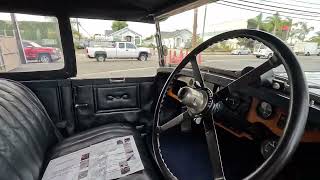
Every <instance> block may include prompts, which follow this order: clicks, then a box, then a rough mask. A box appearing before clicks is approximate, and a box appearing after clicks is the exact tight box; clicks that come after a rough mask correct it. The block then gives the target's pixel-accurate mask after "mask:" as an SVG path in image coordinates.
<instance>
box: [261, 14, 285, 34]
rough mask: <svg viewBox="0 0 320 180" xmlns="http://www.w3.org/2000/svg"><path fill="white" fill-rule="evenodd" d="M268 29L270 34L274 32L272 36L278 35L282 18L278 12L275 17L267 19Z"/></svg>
mask: <svg viewBox="0 0 320 180" xmlns="http://www.w3.org/2000/svg"><path fill="white" fill-rule="evenodd" d="M265 22H266V27H267V28H266V29H267V31H268V32H272V34H274V35H276V33H277V30H279V29H280V25H281V22H282V21H281V17H280V15H279V13H278V12H276V13H275V14H274V15H273V16H269V17H267V18H266V21H265Z"/></svg>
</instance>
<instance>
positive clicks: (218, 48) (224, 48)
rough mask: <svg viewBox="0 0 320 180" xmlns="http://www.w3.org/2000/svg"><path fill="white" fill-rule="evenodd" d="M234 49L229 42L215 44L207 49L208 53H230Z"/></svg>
mask: <svg viewBox="0 0 320 180" xmlns="http://www.w3.org/2000/svg"><path fill="white" fill-rule="evenodd" d="M232 50H233V49H232V47H231V45H230V44H228V42H227V41H222V42H220V43H216V44H213V45H212V46H210V47H209V48H207V49H206V51H209V52H230V51H232Z"/></svg>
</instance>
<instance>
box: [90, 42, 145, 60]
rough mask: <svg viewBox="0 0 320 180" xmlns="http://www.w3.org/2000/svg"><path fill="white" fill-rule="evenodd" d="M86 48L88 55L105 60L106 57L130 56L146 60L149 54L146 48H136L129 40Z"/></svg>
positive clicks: (126, 57) (124, 57)
mask: <svg viewBox="0 0 320 180" xmlns="http://www.w3.org/2000/svg"><path fill="white" fill-rule="evenodd" d="M86 50H87V55H88V57H90V58H96V59H97V61H105V60H106V59H107V58H119V59H129V58H130V59H131V58H132V59H138V60H140V61H146V60H147V59H148V57H149V56H150V50H149V49H148V48H137V47H136V46H135V45H134V44H133V43H131V42H109V43H108V44H107V45H94V46H93V47H87V48H86Z"/></svg>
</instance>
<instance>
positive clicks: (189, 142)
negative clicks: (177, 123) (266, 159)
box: [160, 131, 262, 180]
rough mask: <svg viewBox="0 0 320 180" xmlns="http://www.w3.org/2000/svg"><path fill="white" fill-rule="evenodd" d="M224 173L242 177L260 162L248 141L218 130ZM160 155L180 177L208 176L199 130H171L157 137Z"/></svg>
mask: <svg viewBox="0 0 320 180" xmlns="http://www.w3.org/2000/svg"><path fill="white" fill-rule="evenodd" d="M218 135H219V142H220V143H219V144H220V149H221V154H222V161H223V166H224V171H225V176H226V178H227V179H228V180H233V179H242V178H243V177H245V176H246V175H248V174H249V173H250V172H252V171H253V170H254V169H255V168H256V167H257V166H258V165H259V163H260V162H261V160H262V157H261V155H260V153H259V148H258V147H257V146H256V145H255V144H254V143H252V142H250V141H246V140H239V139H237V138H235V137H233V136H230V135H229V134H226V133H224V132H223V131H218ZM160 143H161V151H162V155H163V158H164V159H165V162H166V164H167V165H168V167H169V168H170V170H171V171H172V172H173V173H174V174H175V175H176V176H177V178H178V179H181V180H212V179H213V175H212V170H211V165H210V161H209V155H208V150H207V144H206V140H205V137H204V136H203V135H201V134H200V133H196V134H195V133H181V132H178V131H174V132H173V131H171V132H168V133H166V134H162V135H161V137H160Z"/></svg>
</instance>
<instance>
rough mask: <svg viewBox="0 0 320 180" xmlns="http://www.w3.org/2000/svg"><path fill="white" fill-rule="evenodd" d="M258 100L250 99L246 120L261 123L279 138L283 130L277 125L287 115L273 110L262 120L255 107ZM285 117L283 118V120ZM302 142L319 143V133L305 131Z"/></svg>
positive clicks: (279, 110)
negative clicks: (269, 115)
mask: <svg viewBox="0 0 320 180" xmlns="http://www.w3.org/2000/svg"><path fill="white" fill-rule="evenodd" d="M260 102H261V101H260V100H259V99H257V98H253V99H252V103H251V107H250V110H249V112H248V115H247V120H248V122H250V123H261V124H263V125H265V126H266V127H267V128H268V129H269V130H270V131H272V132H273V133H274V134H276V135H277V136H281V135H282V133H283V128H281V127H279V124H281V123H283V122H279V121H283V119H286V117H287V113H286V111H284V110H282V109H281V108H277V107H276V108H274V109H273V114H272V116H271V117H270V118H268V119H263V118H262V117H260V116H259V115H258V113H257V107H258V105H259V104H260ZM284 117H285V118H284ZM301 141H302V142H320V131H317V130H314V131H309V130H308V131H305V132H304V134H303V137H302V140H301Z"/></svg>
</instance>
